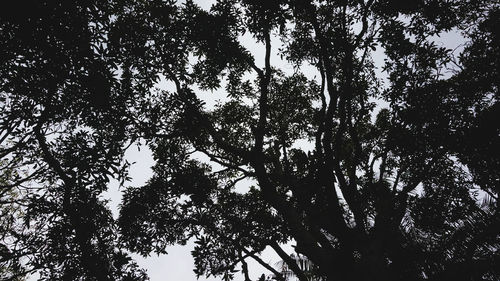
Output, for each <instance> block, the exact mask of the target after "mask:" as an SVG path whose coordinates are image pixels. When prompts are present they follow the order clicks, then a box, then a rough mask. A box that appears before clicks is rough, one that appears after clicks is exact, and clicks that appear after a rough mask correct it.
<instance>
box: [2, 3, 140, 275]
mask: <svg viewBox="0 0 500 281" xmlns="http://www.w3.org/2000/svg"><path fill="white" fill-rule="evenodd" d="M16 3H17V4H14V5H12V6H11V7H6V9H4V8H2V12H1V13H2V14H1V22H0V38H1V43H0V44H1V46H0V48H1V49H2V57H1V59H2V60H1V65H2V66H1V67H0V81H1V84H0V104H1V107H2V110H1V111H0V118H1V121H0V140H1V145H2V146H1V150H0V155H1V159H2V163H5V164H2V166H1V173H2V174H4V173H5V175H7V174H6V173H7V172H8V173H10V174H12V175H13V176H12V177H11V176H8V177H6V178H7V180H6V181H2V186H1V189H0V191H1V193H0V195H1V197H0V198H1V200H2V205H1V206H2V208H6V209H5V210H7V209H10V210H16V212H10V213H8V216H6V217H3V215H2V221H1V222H2V233H1V236H0V237H1V240H0V246H1V247H2V249H1V250H2V256H1V260H0V266H4V265H5V264H6V265H7V266H10V265H15V266H16V268H20V267H21V266H22V271H21V273H23V274H27V273H32V272H35V271H37V272H38V273H39V274H40V280H145V279H146V276H145V273H144V272H143V271H142V270H139V269H138V268H137V265H136V264H135V263H134V262H132V261H131V258H130V257H128V255H127V254H126V253H125V252H124V251H123V250H122V249H120V248H119V247H118V244H117V238H116V237H117V233H116V224H115V223H114V220H113V218H112V215H111V211H110V210H109V209H108V208H107V207H106V205H105V203H106V202H105V201H104V200H102V198H100V194H101V193H102V192H103V191H104V190H106V188H107V184H108V182H109V178H110V177H115V178H118V179H120V178H121V179H124V178H125V177H126V173H125V170H124V168H125V167H126V163H124V162H123V161H122V158H121V157H122V154H123V150H124V146H125V144H126V143H127V141H128V140H129V135H127V134H128V133H127V132H126V130H127V126H128V125H127V124H128V123H127V122H122V121H123V120H124V118H126V116H127V111H128V110H129V108H128V104H129V103H130V100H131V99H133V98H132V97H131V95H128V94H127V91H126V90H125V88H126V87H127V86H125V85H124V84H126V83H121V81H119V79H118V78H117V77H116V76H117V75H116V71H117V66H116V62H115V56H114V55H112V53H111V51H110V50H109V49H108V48H106V44H107V39H106V37H107V34H108V33H109V29H110V28H111V26H112V18H111V17H112V15H113V10H114V9H118V4H115V3H113V2H112V1H70V2H68V1H18V2H16ZM6 6H7V5H6ZM124 80H126V79H124ZM118 95H119V97H118ZM130 110H131V109H130ZM2 178H3V175H2ZM13 196H17V197H18V198H13ZM4 199H9V200H6V201H5V202H4V201H3V200H4ZM14 199H15V200H14ZM2 210H3V209H2ZM20 214H22V215H20ZM11 225H14V226H15V227H11ZM15 278H16V276H8V275H4V273H2V276H1V279H2V280H16V279H15Z"/></svg>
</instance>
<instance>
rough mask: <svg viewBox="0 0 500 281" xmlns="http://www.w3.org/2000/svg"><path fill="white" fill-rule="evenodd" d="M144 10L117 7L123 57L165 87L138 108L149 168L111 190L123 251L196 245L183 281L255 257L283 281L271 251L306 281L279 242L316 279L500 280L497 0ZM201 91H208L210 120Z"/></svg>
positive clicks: (226, 273) (221, 4) (226, 4)
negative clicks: (264, 255) (212, 97)
mask: <svg viewBox="0 0 500 281" xmlns="http://www.w3.org/2000/svg"><path fill="white" fill-rule="evenodd" d="M148 5H149V4H145V5H144V6H141V7H140V8H139V7H137V9H138V10H136V11H133V10H130V17H133V18H136V17H135V15H136V14H139V11H144V10H148V9H149V11H150V12H149V13H148V12H142V13H141V15H143V16H144V17H145V19H142V20H143V22H142V25H141V28H140V30H141V31H143V32H142V33H141V34H140V35H141V36H140V38H141V39H140V41H141V42H143V44H140V46H141V48H138V47H137V46H135V45H133V46H135V47H134V48H132V49H130V50H129V51H126V52H127V54H130V59H131V60H135V61H139V60H140V58H143V57H144V55H147V56H150V57H152V58H154V59H153V60H149V61H148V63H149V64H148V66H150V67H153V68H157V69H158V71H157V72H158V73H161V74H162V75H163V76H164V78H165V79H166V80H168V81H171V82H172V85H173V86H175V88H174V89H172V90H168V91H159V92H157V93H154V94H151V98H150V99H149V100H148V101H146V103H145V105H144V108H145V110H144V115H143V116H144V117H143V120H144V123H143V124H142V127H141V128H142V130H143V132H144V136H145V137H146V138H147V139H148V141H149V144H150V147H151V149H152V150H153V153H154V157H155V160H156V162H157V163H156V165H155V167H154V176H153V178H152V179H151V180H150V181H149V183H148V184H147V185H145V186H143V187H137V188H130V189H128V190H127V191H126V192H125V196H124V201H123V207H122V209H121V215H120V219H119V223H120V226H121V233H122V238H123V241H124V242H125V244H126V245H127V247H128V248H129V249H130V250H132V251H136V252H139V253H142V254H148V253H150V252H152V251H156V252H160V253H162V252H165V249H166V246H167V245H170V244H175V243H185V242H186V241H187V240H188V239H191V238H193V237H194V238H195V239H196V247H195V250H194V251H193V256H194V258H195V263H196V272H197V274H198V275H203V274H205V275H223V277H224V278H225V279H230V278H231V277H232V274H233V271H232V269H233V268H234V267H235V265H236V264H237V263H238V262H240V261H241V262H244V260H245V259H246V258H254V259H255V260H257V261H258V262H259V263H261V264H262V265H263V266H264V267H266V268H268V269H269V270H270V271H272V273H273V274H274V276H275V277H274V278H275V279H277V280H284V277H283V275H281V274H280V273H279V272H275V271H273V268H269V267H268V266H267V265H266V264H265V263H264V262H263V261H262V260H260V259H259V258H258V256H256V254H255V253H259V252H260V251H262V250H263V249H264V248H266V247H271V248H272V249H274V250H275V251H276V253H277V254H278V255H280V257H281V258H282V259H283V261H284V262H285V263H286V264H287V265H288V266H289V268H290V270H291V271H293V272H294V274H295V275H296V276H297V277H298V279H299V280H303V281H305V280H307V276H306V274H305V272H304V271H303V270H301V269H300V267H298V266H297V264H296V261H295V260H294V259H293V258H292V257H291V256H290V253H286V252H285V251H284V250H283V249H282V248H281V247H280V245H281V244H282V243H286V242H288V241H293V243H295V251H297V252H298V253H300V254H301V255H304V256H305V257H307V259H308V260H310V261H311V262H312V263H313V264H314V265H315V266H316V267H317V268H318V273H317V274H318V276H319V277H324V278H326V279H327V280H421V279H432V280H444V279H447V278H458V279H466V280H480V279H486V280H494V279H496V278H498V274H499V272H498V269H496V267H495V266H494V264H495V263H497V262H498V250H497V249H498V242H499V240H498V230H496V229H498V226H499V224H498V223H499V222H498V213H497V205H496V198H497V196H498V179H499V177H498V169H497V168H496V167H497V166H498V161H499V159H500V158H499V157H498V154H496V153H493V151H495V149H494V148H495V147H498V145H499V144H500V142H499V131H498V122H494V121H493V120H496V119H498V112H497V111H496V108H497V107H498V87H497V83H498V82H497V81H499V79H498V78H499V77H498V72H495V71H494V69H497V66H498V64H497V60H496V58H497V57H498V56H497V55H496V54H498V39H497V38H498V37H495V34H494V32H495V31H494V29H493V26H495V23H494V22H495V21H496V18H497V17H496V16H495V15H496V13H497V12H498V8H499V7H498V3H494V2H484V1H453V2H449V1H448V2H446V1H371V0H368V1H284V0H275V1H217V3H216V4H214V5H213V6H212V8H211V9H210V11H206V10H203V9H201V8H200V7H198V6H197V5H196V4H194V3H193V2H192V1H187V2H186V3H185V4H182V5H176V4H175V3H174V2H168V4H166V5H165V6H164V7H163V8H162V9H159V8H158V7H156V6H155V5H152V6H151V7H147V6H148ZM120 20H123V21H125V22H129V21H130V18H128V17H124V18H118V19H117V21H120ZM133 32H134V31H130V32H127V35H125V36H124V38H125V39H127V38H135V39H134V40H138V39H137V38H136V37H135V35H137V34H133ZM445 32H452V33H455V34H462V35H463V36H464V41H465V42H467V43H466V45H465V49H464V50H463V52H462V53H461V54H460V55H459V56H457V54H456V53H454V52H452V50H449V49H447V48H446V47H444V46H440V45H438V44H437V43H436V42H435V41H436V40H435V38H436V37H437V36H439V35H441V34H443V33H445ZM250 37H251V39H253V40H254V41H255V42H256V43H257V46H259V47H255V48H256V49H257V48H260V50H262V52H263V53H264V55H263V56H262V57H261V58H259V59H257V58H258V57H256V56H254V55H253V53H252V52H255V51H256V49H253V48H252V49H248V48H247V47H245V46H246V45H245V44H248V40H250V39H249V38H250ZM128 40H130V42H132V39H128ZM127 42H128V41H127ZM125 49H126V48H125ZM134 52H138V53H139V54H138V55H136V56H135V55H134ZM379 53H380V56H382V57H384V58H385V60H384V63H383V66H382V70H383V72H382V74H381V73H380V72H381V71H379V72H377V70H376V64H375V62H374V61H373V56H374V55H377V54H379ZM280 59H281V63H288V64H289V65H291V66H293V67H294V71H293V73H286V72H284V71H283V70H282V69H280V68H279V63H278V64H276V62H279V61H280ZM482 60H486V61H487V63H482V62H481V61H482ZM130 65H133V63H132V62H131V63H130ZM306 67H309V69H310V67H312V68H314V69H315V71H316V73H317V78H312V77H308V76H306V75H305V74H304V73H305V72H304V73H303V71H301V70H302V69H306ZM486 69H488V70H486ZM382 75H386V79H384V78H383V77H382ZM210 90H212V91H217V92H219V93H220V92H222V93H223V95H224V98H223V99H222V100H221V101H220V102H218V103H217V104H216V105H215V107H213V108H211V107H207V106H205V104H204V102H203V101H202V96H201V94H202V93H204V92H203V91H205V92H206V91H210ZM206 94H207V95H209V93H206ZM384 102H385V103H384ZM377 103H379V104H380V103H382V104H385V105H386V106H377ZM381 107H382V108H381ZM193 155H194V156H193ZM200 155H201V156H200ZM207 158H208V159H210V161H211V162H212V163H216V164H217V165H216V166H215V167H214V166H209V165H207V164H206V161H203V159H207ZM245 180H246V181H245ZM239 181H245V183H246V184H248V185H250V188H244V187H242V186H243V185H244V184H243V185H238V182H239ZM485 192H487V193H490V194H491V196H492V198H494V199H492V200H491V201H490V203H491V206H489V207H490V208H488V209H486V208H484V209H482V208H481V206H480V201H481V200H480V198H478V197H479V196H483V195H482V194H484V193H485ZM479 193H481V195H479ZM494 229H495V230H494ZM242 270H243V273H244V274H245V271H246V270H247V269H246V265H245V264H244V265H243V266H242ZM245 278H246V279H247V280H248V279H249V278H248V276H247V275H246V277H245Z"/></svg>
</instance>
